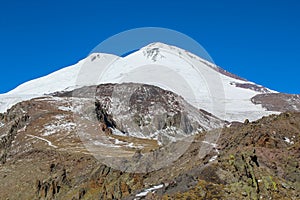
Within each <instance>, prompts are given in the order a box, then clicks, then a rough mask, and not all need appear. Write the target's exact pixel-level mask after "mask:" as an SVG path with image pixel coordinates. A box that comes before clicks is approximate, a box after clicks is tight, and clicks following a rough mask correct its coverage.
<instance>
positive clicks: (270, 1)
mask: <svg viewBox="0 0 300 200" xmlns="http://www.w3.org/2000/svg"><path fill="white" fill-rule="evenodd" d="M299 11H300V3H298V1H296V0H286V1H283V0H265V1H263V0H261V1H259V0H245V1H233V0H227V1H222V0H218V1H217V0H207V1H201V0H200V1H199V0H198V1H197V0H195V1H190V0H184V1H176V0H175V2H172V1H162V0H160V1H158V0H151V1H141V0H139V1H130V0H127V1H122V0H119V1H101V0H98V1H96V0H88V1H76V0H72V1H69V0H65V1H55V0H52V1H47V0H45V1H33V0H27V1H21V0H19V1H16V0H10V1H2V2H1V4H0V66H1V73H0V93H3V92H6V91H9V90H11V89H13V88H14V87H16V86H17V85H19V84H21V83H23V82H25V81H28V80H31V79H33V78H37V77H40V76H43V75H46V74H48V73H50V72H53V71H56V70H58V69H60V68H62V67H64V66H68V65H70V64H74V63H76V62H77V61H79V60H80V59H82V58H84V57H85V56H86V55H87V54H88V53H89V52H90V51H91V50H92V49H93V48H94V47H95V46H96V45H97V44H98V43H100V42H101V41H103V40H105V39H106V38H107V37H109V36H112V35H114V34H116V33H119V32H121V31H124V30H127V29H131V28H137V27H148V26H152V27H165V28H169V29H173V30H177V31H179V32H182V33H185V34H187V35H188V36H190V37H192V38H194V39H195V40H197V41H198V42H199V43H200V44H201V45H202V46H203V47H204V48H205V49H206V50H207V51H208V53H209V54H210V55H211V57H212V58H213V59H214V61H215V62H216V64H218V65H219V66H221V67H223V68H224V69H226V70H228V71H230V72H232V73H235V74H237V75H239V76H241V77H244V78H246V79H248V80H251V81H254V82H256V83H259V84H262V85H264V86H267V87H269V88H271V89H274V90H277V91H280V92H286V93H298V94H300V87H299V85H300V84H299V82H300V81H299V80H300V76H299V75H300V73H299V72H300V68H299V67H300V66H299V58H300V12H299Z"/></svg>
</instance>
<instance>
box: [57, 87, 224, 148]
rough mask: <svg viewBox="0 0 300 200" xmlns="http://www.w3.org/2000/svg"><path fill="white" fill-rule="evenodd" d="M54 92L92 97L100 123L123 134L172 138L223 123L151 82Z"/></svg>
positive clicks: (61, 95) (218, 126) (65, 95)
mask: <svg viewBox="0 0 300 200" xmlns="http://www.w3.org/2000/svg"><path fill="white" fill-rule="evenodd" d="M55 95H56V96H59V97H71V96H73V97H79V98H91V99H94V98H95V99H96V103H95V106H96V114H97V118H98V120H99V121H100V122H101V123H104V124H105V125H106V126H107V127H109V128H111V129H117V130H118V131H120V132H121V133H122V134H124V135H127V136H132V137H140V138H155V139H158V140H159V141H160V142H161V143H162V142H163V141H162V140H163V139H160V138H161V137H164V140H165V141H169V140H171V141H172V140H173V139H172V138H173V137H174V135H179V136H184V135H190V134H195V133H197V132H199V131H204V130H210V129H212V128H220V127H222V126H223V125H224V124H225V122H224V121H222V120H220V119H218V118H217V117H215V116H213V115H212V114H210V113H208V112H206V111H204V110H198V109H196V108H194V107H193V106H191V105H190V104H188V103H187V102H186V101H185V100H184V99H183V98H182V97H180V96H178V95H176V94H174V93H172V92H170V91H166V90H163V89H161V88H159V87H156V86H151V85H145V84H136V83H123V84H103V85H99V86H90V87H83V88H80V89H76V90H74V91H73V92H72V93H71V92H66V93H57V94H55ZM137 133H138V134H137ZM170 138H171V139H170Z"/></svg>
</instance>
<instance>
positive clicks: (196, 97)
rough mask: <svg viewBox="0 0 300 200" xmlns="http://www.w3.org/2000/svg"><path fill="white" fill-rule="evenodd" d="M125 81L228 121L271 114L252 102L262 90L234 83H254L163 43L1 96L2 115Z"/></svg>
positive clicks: (91, 60) (84, 64)
mask: <svg viewBox="0 0 300 200" xmlns="http://www.w3.org/2000/svg"><path fill="white" fill-rule="evenodd" d="M122 82H137V83H146V84H151V85H156V86H159V87H161V88H163V89H166V90H171V91H172V92H175V93H177V94H179V95H181V96H183V97H184V98H185V99H186V100H187V101H188V102H189V103H190V104H192V105H193V106H195V107H197V108H200V109H203V110H206V111H208V112H210V113H213V114H214V115H216V116H218V117H220V118H222V119H226V120H228V121H243V120H244V119H245V118H248V119H249V120H256V119H258V118H260V117H262V116H264V115H269V114H271V113H272V112H269V111H266V110H265V109H263V108H262V107H261V106H260V105H254V104H253V103H252V102H251V98H252V97H253V96H255V95H257V94H260V93H261V92H257V91H253V90H251V89H246V88H239V87H236V86H235V84H232V83H241V84H245V83H250V84H254V83H252V82H248V81H244V80H240V79H236V78H233V77H229V76H227V75H225V74H222V73H220V72H218V67H217V66H216V65H214V64H212V63H209V62H208V61H205V60H203V59H201V58H199V57H197V56H195V55H193V54H191V53H189V52H187V51H185V50H182V49H180V48H177V47H174V46H169V45H166V44H162V43H153V44H150V45H148V46H146V47H143V48H142V49H140V50H139V51H136V52H134V53H132V54H130V55H128V56H126V57H125V58H119V57H117V56H114V55H109V54H100V53H98V54H91V55H90V56H88V57H87V58H85V59H83V60H82V61H80V62H79V63H77V64H75V65H72V66H70V67H66V68H63V69H61V70H59V71H56V72H54V73H52V74H49V75H47V76H45V77H41V78H38V79H35V80H32V81H29V82H26V83H24V84H22V85H20V86H19V87H17V88H16V89H14V90H12V91H10V92H8V93H6V94H1V95H0V112H4V111H6V109H7V108H9V107H11V106H12V105H14V104H15V103H17V102H20V101H23V100H28V99H31V98H34V97H39V96H43V95H45V94H49V93H53V92H56V91H62V90H72V89H74V88H77V87H81V86H84V85H95V84H101V83H122ZM269 91H270V92H274V91H271V90H269Z"/></svg>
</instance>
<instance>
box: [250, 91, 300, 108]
mask: <svg viewBox="0 0 300 200" xmlns="http://www.w3.org/2000/svg"><path fill="white" fill-rule="evenodd" d="M251 101H252V102H253V103H255V104H261V105H262V106H263V107H264V108H266V109H267V110H269V111H278V112H287V111H296V112H299V111H300V95H292V94H283V93H270V94H259V95H256V96H255V97H253V98H252V99H251Z"/></svg>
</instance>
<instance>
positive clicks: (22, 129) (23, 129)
mask: <svg viewBox="0 0 300 200" xmlns="http://www.w3.org/2000/svg"><path fill="white" fill-rule="evenodd" d="M26 128H27V126H24V127H23V128H21V129H19V130H18V131H17V133H21V132H25V131H26Z"/></svg>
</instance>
